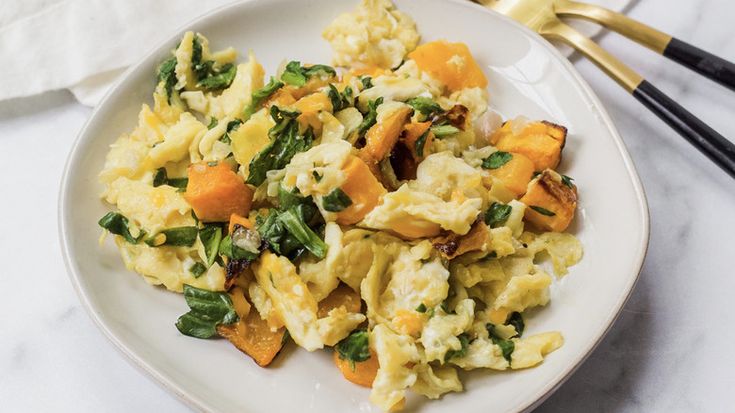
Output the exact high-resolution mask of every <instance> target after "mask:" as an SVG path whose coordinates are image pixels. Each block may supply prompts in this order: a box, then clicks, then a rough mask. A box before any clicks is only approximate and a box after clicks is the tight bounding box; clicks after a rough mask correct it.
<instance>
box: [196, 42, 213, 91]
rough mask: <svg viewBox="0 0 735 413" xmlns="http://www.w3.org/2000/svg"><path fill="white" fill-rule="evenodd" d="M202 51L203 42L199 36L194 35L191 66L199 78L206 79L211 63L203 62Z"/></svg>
mask: <svg viewBox="0 0 735 413" xmlns="http://www.w3.org/2000/svg"><path fill="white" fill-rule="evenodd" d="M202 53H203V49H202V42H201V41H200V40H199V36H197V35H194V39H193V40H192V45H191V67H192V68H193V69H194V74H195V75H196V77H197V80H201V79H204V77H206V76H207V73H208V72H209V69H210V68H211V66H210V65H208V64H205V63H203V62H202ZM213 63H214V62H212V64H213Z"/></svg>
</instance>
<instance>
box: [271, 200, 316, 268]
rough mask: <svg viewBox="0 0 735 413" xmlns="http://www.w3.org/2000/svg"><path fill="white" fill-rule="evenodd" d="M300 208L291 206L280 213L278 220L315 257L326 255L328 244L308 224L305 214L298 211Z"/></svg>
mask: <svg viewBox="0 0 735 413" xmlns="http://www.w3.org/2000/svg"><path fill="white" fill-rule="evenodd" d="M302 206H303V205H302ZM298 208H299V207H291V208H290V209H288V210H287V211H284V212H282V213H280V214H279V215H278V220H279V221H280V222H281V223H282V224H283V226H284V227H285V228H286V230H287V231H288V232H289V233H290V234H291V235H293V236H294V237H295V238H296V239H297V240H298V241H299V242H300V243H301V244H302V245H303V246H304V247H305V248H306V249H307V250H309V252H311V253H312V254H314V256H315V257H317V258H319V259H322V258H324V257H326V256H327V244H325V243H324V241H322V239H321V238H319V236H318V235H317V234H316V233H314V231H312V230H311V228H309V226H308V225H306V222H304V219H303V216H302V215H301V214H299V212H298Z"/></svg>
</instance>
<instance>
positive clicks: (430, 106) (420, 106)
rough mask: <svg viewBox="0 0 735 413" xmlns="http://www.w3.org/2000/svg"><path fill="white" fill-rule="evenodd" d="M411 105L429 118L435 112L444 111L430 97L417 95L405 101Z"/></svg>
mask: <svg viewBox="0 0 735 413" xmlns="http://www.w3.org/2000/svg"><path fill="white" fill-rule="evenodd" d="M406 103H408V104H409V105H410V106H411V107H413V108H414V109H416V110H417V111H419V112H421V114H422V115H424V117H425V118H429V117H431V116H433V115H435V114H439V113H442V112H444V110H443V109H442V107H441V106H439V104H438V103H436V102H434V101H433V100H432V99H431V98H426V97H422V96H417V97H415V98H411V99H409V100H408V101H406Z"/></svg>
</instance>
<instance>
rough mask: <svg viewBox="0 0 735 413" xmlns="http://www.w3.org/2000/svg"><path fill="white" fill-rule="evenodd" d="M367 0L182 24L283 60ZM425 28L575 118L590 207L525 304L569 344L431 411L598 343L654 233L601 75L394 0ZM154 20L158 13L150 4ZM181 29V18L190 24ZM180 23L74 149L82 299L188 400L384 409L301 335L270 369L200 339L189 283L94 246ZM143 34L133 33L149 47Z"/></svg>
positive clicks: (501, 400) (69, 198)
mask: <svg viewBox="0 0 735 413" xmlns="http://www.w3.org/2000/svg"><path fill="white" fill-rule="evenodd" d="M356 3H357V1H356V0H355V1H345V2H336V1H334V0H269V1H266V0H254V1H249V2H244V3H239V4H236V5H233V6H230V7H227V8H224V9H219V10H217V11H215V12H213V13H211V14H209V15H207V16H205V17H202V18H200V19H198V20H197V21H195V22H193V23H191V24H190V25H188V26H187V27H186V28H185V29H191V30H196V31H199V32H202V33H204V34H205V35H206V36H207V37H208V38H209V39H210V43H211V44H212V45H213V47H214V48H219V47H225V46H230V45H232V46H234V47H235V48H236V49H238V50H240V51H241V52H243V54H244V53H245V52H246V51H247V50H248V49H252V50H254V52H255V53H256V55H257V56H258V58H259V59H260V60H261V62H263V64H264V66H265V67H266V70H267V72H268V73H273V72H274V71H275V69H276V67H277V66H278V64H279V63H280V62H281V61H282V60H283V59H294V60H301V61H305V62H329V60H330V54H331V53H330V49H329V47H328V45H327V43H326V42H325V41H323V40H322V39H321V36H320V33H321V31H322V29H323V28H324V27H325V26H326V25H327V24H328V23H329V22H330V21H331V20H332V19H333V18H334V17H335V16H336V15H337V14H338V13H340V12H343V11H347V10H350V9H352V8H353V7H354V6H355V4H356ZM396 3H397V5H398V7H399V8H400V9H402V10H403V11H405V12H407V13H408V14H410V15H411V16H412V17H413V18H414V19H415V20H416V23H417V24H418V28H419V30H420V32H421V34H422V38H423V40H424V41H429V40H434V39H438V38H446V39H449V40H453V41H462V42H465V43H467V44H468V45H469V47H470V49H471V50H472V52H473V53H474V55H475V56H476V58H477V60H478V62H479V63H480V64H481V65H482V66H483V67H484V68H485V70H486V73H487V75H488V78H489V81H490V86H489V90H490V95H491V99H492V104H493V106H494V107H496V108H497V109H498V110H500V111H501V112H502V113H503V114H504V115H506V116H508V117H512V116H515V115H517V114H524V115H526V116H528V117H531V118H542V119H548V120H552V121H555V122H558V123H561V124H563V125H566V126H567V127H568V128H569V132H570V135H569V140H568V143H567V147H566V148H565V149H564V161H563V162H562V166H561V167H560V170H561V171H562V172H563V173H566V174H568V175H571V176H573V177H574V178H576V183H577V185H578V186H579V192H580V197H581V201H580V204H579V206H580V208H579V211H578V213H577V218H576V221H575V222H576V223H575V224H574V225H573V228H572V230H573V232H575V233H576V234H577V236H578V237H579V238H580V239H581V241H582V243H583V244H584V246H585V257H584V259H583V260H582V262H581V263H580V264H579V265H577V266H576V267H574V268H573V269H572V270H571V273H570V274H569V275H568V276H567V277H566V278H564V279H563V280H562V281H561V282H559V283H557V284H556V285H555V286H554V288H553V290H552V300H551V304H550V305H549V306H547V307H546V308H543V309H541V310H540V311H537V312H535V314H534V316H533V317H529V318H528V324H527V325H528V331H529V333H535V332H541V331H547V330H560V331H562V332H563V334H564V337H565V339H566V343H565V344H564V346H563V347H562V348H561V349H559V350H557V351H556V352H554V353H552V354H551V355H550V356H549V357H548V359H547V360H546V361H544V363H543V364H541V365H539V366H538V367H536V368H533V369H528V370H522V371H513V372H503V373H498V372H491V371H475V372H472V373H471V374H467V375H466V377H464V379H465V380H464V381H465V385H466V391H465V392H463V393H457V394H450V395H447V396H445V397H444V398H443V399H442V400H440V401H428V400H426V399H423V398H418V397H412V398H409V403H408V407H409V408H418V407H420V410H421V411H423V412H439V411H455V412H463V413H471V412H487V411H489V409H491V410H492V411H494V412H505V411H519V410H524V409H530V408H532V407H533V406H535V405H537V404H538V403H540V401H542V400H543V399H544V398H545V397H548V395H549V394H551V392H552V391H553V390H554V389H555V388H556V387H557V386H559V385H560V384H561V383H562V382H563V381H564V380H565V379H566V378H567V377H568V376H569V375H570V374H571V373H572V372H573V371H574V369H575V368H576V367H577V366H578V365H579V364H580V363H581V362H582V361H583V360H584V359H585V357H587V355H588V354H589V353H590V352H591V351H592V349H593V348H594V347H595V346H596V345H597V343H598V342H599V341H600V340H601V339H602V337H603V336H604V334H605V332H606V331H607V330H608V329H609V327H610V325H611V324H612V323H613V321H614V320H615V318H616V316H617V314H618V312H619V311H620V309H621V308H622V306H623V304H624V303H625V300H626V299H627V297H628V295H629V294H630V292H631V290H632V288H633V286H634V284H635V281H636V279H637V276H638V272H639V270H640V268H641V265H642V262H643V257H644V256H645V251H646V247H647V243H648V209H647V206H646V201H645V196H644V194H643V190H642V188H641V184H640V182H639V180H638V177H637V175H636V172H635V169H634V167H633V164H632V161H631V160H630V157H629V156H628V153H627V152H626V150H625V147H624V146H623V143H622V141H621V139H620V136H619V135H618V132H617V131H616V129H615V127H614V126H613V124H612V122H611V121H610V118H609V117H608V115H607V113H606V112H605V110H604V108H603V107H602V105H601V104H600V102H599V100H598V99H597V97H596V96H595V95H594V93H593V92H592V91H591V90H590V88H589V86H587V84H586V83H585V82H584V81H583V80H582V79H581V78H580V76H579V74H577V72H576V71H575V70H574V69H573V67H572V66H571V65H570V64H569V62H567V61H566V60H565V59H564V58H563V57H561V55H560V54H559V53H558V52H557V51H556V50H555V49H554V48H553V47H552V46H550V45H549V44H548V43H546V42H545V41H543V40H542V39H541V38H540V37H538V36H537V35H535V34H533V33H531V32H530V31H528V30H526V29H525V28H522V27H521V26H519V25H517V24H516V23H514V22H512V21H510V20H509V19H507V18H504V17H502V16H499V15H497V14H494V13H492V12H490V11H488V10H485V9H483V8H481V7H479V6H476V5H473V4H470V3H469V2H466V1H460V0H457V1H447V0H421V1H419V0H397V1H396ZM150 18H155V16H151V17H150ZM183 31H184V30H182V33H183ZM180 36H181V33H177V34H176V35H174V36H172V37H171V39H170V40H169V41H168V42H166V43H165V44H163V45H160V47H158V48H156V50H155V51H154V52H153V53H151V54H149V55H148V56H147V57H146V58H144V59H143V61H141V62H140V63H139V64H138V65H137V66H135V67H133V68H131V69H129V70H128V71H127V73H126V74H125V75H124V76H123V79H122V80H121V81H120V82H119V83H118V84H117V85H116V86H115V87H114V88H113V89H112V91H111V92H110V93H109V94H108V95H107V97H106V98H105V99H104V100H103V101H102V103H101V104H100V105H99V106H98V108H97V109H96V110H95V111H94V113H93V114H92V116H91V118H90V119H89V121H88V123H87V125H86V126H85V128H84V129H83V130H82V132H81V134H80V135H79V138H78V139H77V141H76V143H75V145H74V148H73V149H72V151H71V154H70V156H69V160H68V163H67V167H66V172H65V174H64V178H63V183H62V188H61V194H60V202H59V205H60V209H59V218H60V219H59V222H60V225H59V231H60V237H61V244H62V248H63V252H64V257H65V260H66V264H67V267H68V271H69V274H70V276H71V280H72V283H73V284H74V286H75V287H76V290H77V292H78V293H79V297H80V299H81V301H82V303H83V304H84V306H85V307H86V308H87V310H88V311H89V314H90V315H91V317H92V318H93V319H94V320H95V322H96V323H97V324H98V325H99V327H100V328H101V329H102V331H103V332H104V333H105V335H107V337H109V339H110V340H111V341H112V342H113V343H114V344H115V345H116V346H117V347H118V348H119V349H120V350H121V351H122V352H123V353H124V354H125V355H127V356H128V357H129V358H130V359H131V360H133V361H134V362H135V363H136V364H137V365H139V366H140V367H142V368H143V369H144V370H145V371H147V372H148V373H149V374H151V375H152V376H153V377H155V378H156V380H158V381H159V382H160V383H162V384H163V385H164V386H165V387H166V388H168V389H170V390H171V391H172V392H174V393H175V394H177V395H179V396H180V397H181V398H182V399H184V400H185V401H187V402H188V403H190V404H191V405H192V406H194V407H196V408H199V409H201V410H205V411H212V412H244V411H271V412H274V411H275V412H282V411H298V412H348V411H371V409H372V411H377V409H376V408H374V407H370V404H369V403H368V392H369V391H368V390H367V389H363V388H360V387H358V386H355V385H353V384H351V383H349V382H347V381H345V380H344V379H343V378H342V377H341V375H340V373H339V372H338V371H337V370H336V369H335V367H334V366H333V365H332V362H331V357H330V355H329V353H327V352H317V353H307V352H306V351H303V350H300V349H299V350H298V351H297V350H296V348H295V346H293V345H290V346H289V347H288V348H287V349H285V350H284V351H283V353H282V354H281V355H279V356H278V358H277V361H276V362H275V363H274V364H273V365H272V367H270V368H267V369H262V368H259V367H257V366H256V365H255V364H254V363H253V362H252V360H250V358H248V357H247V356H245V355H243V354H242V353H240V352H239V351H237V350H236V349H235V348H234V347H232V345H230V344H229V343H228V342H226V341H224V340H197V339H194V338H190V337H186V336H183V335H181V334H179V332H178V331H177V330H176V328H175V327H174V322H175V321H176V319H177V317H178V316H179V315H180V314H183V313H184V312H186V311H187V306H186V304H185V302H184V300H183V298H182V297H181V296H180V295H177V294H173V293H169V292H166V291H164V290H163V289H160V288H153V287H151V286H149V285H148V284H146V283H145V282H144V281H143V279H142V278H141V277H139V276H138V275H136V274H133V273H130V272H128V271H127V270H126V269H125V267H124V266H123V264H122V261H121V258H120V256H119V254H118V252H117V250H116V249H115V248H114V246H113V245H112V243H111V242H110V241H108V242H107V243H106V244H105V245H104V246H103V247H100V246H99V245H98V242H97V240H98V237H99V234H100V229H99V227H98V226H97V223H96V222H97V220H98V219H99V217H101V216H102V215H103V214H104V213H105V212H106V211H107V210H108V208H107V207H106V206H105V205H104V204H103V203H102V202H101V201H100V200H99V197H98V195H99V193H100V191H101V189H102V188H101V185H100V184H99V183H98V182H97V174H98V173H99V171H100V170H101V168H102V165H103V162H104V158H105V154H106V152H107V150H108V146H109V145H110V144H111V143H112V142H113V141H114V140H115V139H116V138H117V137H118V136H119V135H120V134H121V133H124V132H128V131H130V130H131V129H132V128H133V126H134V125H135V124H136V119H137V114H138V111H139V110H140V105H141V103H142V102H150V101H151V93H152V91H153V88H154V73H155V69H156V66H157V64H158V63H159V62H160V61H161V60H163V59H164V58H165V56H166V55H167V53H168V51H169V50H170V49H171V48H173V47H174V45H175V44H176V43H177V41H178V39H179V38H180ZM145 46H146V45H131V47H145Z"/></svg>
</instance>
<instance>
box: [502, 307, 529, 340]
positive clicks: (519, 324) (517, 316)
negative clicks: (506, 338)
mask: <svg viewBox="0 0 735 413" xmlns="http://www.w3.org/2000/svg"><path fill="white" fill-rule="evenodd" d="M505 324H506V325H512V326H513V328H515V329H516V335H515V336H513V337H520V336H521V335H523V330H524V329H525V328H526V324H525V323H524V322H523V316H522V315H521V313H519V312H518V311H514V312H512V313H511V314H510V316H509V317H508V320H507V321H506V322H505Z"/></svg>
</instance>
